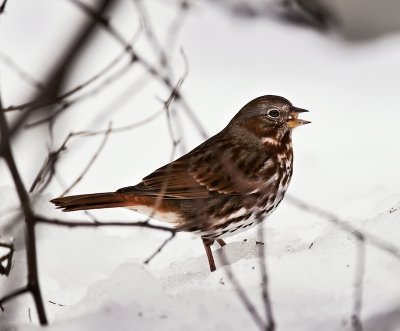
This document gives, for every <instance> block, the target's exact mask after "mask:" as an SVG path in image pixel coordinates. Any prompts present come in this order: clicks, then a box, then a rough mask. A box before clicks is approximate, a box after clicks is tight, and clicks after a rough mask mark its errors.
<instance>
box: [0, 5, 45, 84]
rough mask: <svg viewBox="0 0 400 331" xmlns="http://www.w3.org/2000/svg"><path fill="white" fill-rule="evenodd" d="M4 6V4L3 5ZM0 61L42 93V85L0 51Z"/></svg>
mask: <svg viewBox="0 0 400 331" xmlns="http://www.w3.org/2000/svg"><path fill="white" fill-rule="evenodd" d="M3 4H4V3H3ZM0 60H1V61H2V62H3V63H4V64H5V65H6V66H7V67H8V68H10V69H11V70H12V71H14V72H15V74H16V75H17V76H18V77H20V78H21V79H22V80H24V81H25V82H27V83H28V84H29V85H31V86H33V87H34V88H35V89H37V90H40V91H43V90H44V89H45V87H44V85H43V84H42V83H41V82H39V81H37V80H36V79H35V78H34V77H33V76H31V75H30V74H29V73H28V72H27V71H25V70H24V69H22V68H21V67H20V66H19V65H18V64H17V63H16V62H15V61H14V60H13V59H12V58H10V57H9V56H8V55H6V54H4V53H3V52H2V51H0Z"/></svg>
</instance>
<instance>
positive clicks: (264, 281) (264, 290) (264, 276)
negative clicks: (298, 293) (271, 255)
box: [257, 224, 275, 331]
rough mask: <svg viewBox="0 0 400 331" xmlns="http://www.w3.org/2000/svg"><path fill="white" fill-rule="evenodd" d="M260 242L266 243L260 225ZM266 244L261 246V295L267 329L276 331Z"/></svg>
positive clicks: (267, 330)
mask: <svg viewBox="0 0 400 331" xmlns="http://www.w3.org/2000/svg"><path fill="white" fill-rule="evenodd" d="M257 234H258V240H260V241H261V242H265V240H264V228H263V227H262V225H261V224H260V225H259V226H258V232H257ZM265 246H266V245H265V244H264V245H259V251H260V257H259V259H258V260H259V264H260V272H261V294H262V299H263V300H262V301H263V304H264V310H265V318H266V320H267V326H266V328H265V330H266V331H274V330H275V321H274V316H273V313H272V304H271V300H270V297H269V291H268V273H267V263H266V260H265V259H266V256H265Z"/></svg>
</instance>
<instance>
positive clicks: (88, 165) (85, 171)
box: [61, 124, 111, 196]
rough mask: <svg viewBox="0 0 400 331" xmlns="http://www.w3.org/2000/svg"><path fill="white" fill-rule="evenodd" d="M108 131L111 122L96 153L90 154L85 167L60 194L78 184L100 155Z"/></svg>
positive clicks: (65, 192)
mask: <svg viewBox="0 0 400 331" xmlns="http://www.w3.org/2000/svg"><path fill="white" fill-rule="evenodd" d="M110 132H111V124H110V125H109V127H108V130H107V131H106V133H105V135H104V138H103V140H102V142H101V144H100V146H99V148H98V149H97V151H96V153H94V155H93V156H92V158H91V159H90V161H89V162H88V164H87V165H86V167H85V168H84V169H83V171H82V173H81V174H80V175H79V176H78V178H76V179H75V180H74V181H73V183H72V184H71V185H70V186H69V187H68V188H67V189H66V190H65V191H64V192H63V193H62V194H61V196H64V195H66V194H68V193H69V192H70V191H71V190H72V189H73V188H74V187H75V186H76V185H78V183H79V182H80V181H81V180H82V178H83V177H84V176H85V175H86V174H87V172H88V171H89V170H90V168H91V167H92V165H93V164H94V162H95V161H96V159H97V157H98V156H99V155H100V153H101V151H102V150H103V148H104V146H105V145H106V143H107V140H108V137H109V135H110Z"/></svg>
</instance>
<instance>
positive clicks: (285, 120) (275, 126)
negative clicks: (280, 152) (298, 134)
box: [231, 95, 310, 139]
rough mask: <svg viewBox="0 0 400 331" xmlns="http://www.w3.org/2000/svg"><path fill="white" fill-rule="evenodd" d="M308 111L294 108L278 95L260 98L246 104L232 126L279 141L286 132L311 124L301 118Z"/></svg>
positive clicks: (233, 120)
mask: <svg viewBox="0 0 400 331" xmlns="http://www.w3.org/2000/svg"><path fill="white" fill-rule="evenodd" d="M304 112H308V110H305V109H302V108H297V107H295V106H293V105H292V104H291V103H290V102H289V101H288V100H287V99H285V98H283V97H280V96H276V95H265V96H262V97H258V98H256V99H254V100H252V101H250V102H249V103H248V104H246V105H245V106H244V107H243V108H242V109H241V110H240V111H239V112H238V113H237V114H236V116H235V117H234V118H233V119H232V122H231V123H232V124H236V125H239V126H242V127H245V128H247V129H249V130H250V131H252V132H253V133H254V134H256V135H257V136H259V137H266V136H274V135H276V138H278V139H279V137H282V136H283V135H284V134H285V133H286V132H290V131H291V130H292V129H294V128H296V127H298V126H301V125H304V124H308V123H310V122H309V121H305V120H302V119H300V118H299V114H300V113H304Z"/></svg>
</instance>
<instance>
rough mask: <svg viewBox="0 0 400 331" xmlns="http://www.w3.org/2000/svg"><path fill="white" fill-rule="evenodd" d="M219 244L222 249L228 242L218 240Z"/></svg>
mask: <svg viewBox="0 0 400 331" xmlns="http://www.w3.org/2000/svg"><path fill="white" fill-rule="evenodd" d="M217 243H218V244H219V245H220V246H221V247H223V246H225V245H226V242H225V241H224V240H223V239H217Z"/></svg>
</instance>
